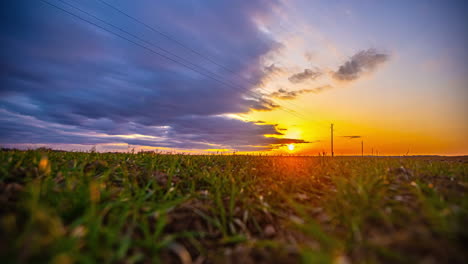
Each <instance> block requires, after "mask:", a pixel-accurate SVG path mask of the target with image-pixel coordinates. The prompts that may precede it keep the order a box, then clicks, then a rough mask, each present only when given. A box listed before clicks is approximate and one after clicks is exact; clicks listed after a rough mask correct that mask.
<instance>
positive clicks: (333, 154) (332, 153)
mask: <svg viewBox="0 0 468 264" xmlns="http://www.w3.org/2000/svg"><path fill="white" fill-rule="evenodd" d="M330 130H331V156H332V157H334V156H335V153H334V152H333V124H331V126H330Z"/></svg>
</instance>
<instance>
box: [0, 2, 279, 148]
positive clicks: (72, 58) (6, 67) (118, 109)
mask: <svg viewBox="0 0 468 264" xmlns="http://www.w3.org/2000/svg"><path fill="white" fill-rule="evenodd" d="M278 2H279V1H266V0H257V1H210V2H204V3H203V4H197V5H192V4H187V3H186V2H185V1H170V2H167V3H165V4H161V3H155V2H153V1H140V2H139V3H138V4H135V3H133V2H120V6H118V7H119V8H120V9H122V10H125V12H127V13H129V14H132V15H134V16H136V17H138V18H139V19H141V20H143V21H145V22H146V23H148V24H150V25H151V26H154V27H156V28H158V29H160V30H161V31H163V32H166V33H167V34H169V33H170V34H169V35H171V36H173V38H175V39H177V41H179V42H180V43H184V44H186V45H188V46H190V48H192V49H194V50H197V51H199V52H201V53H203V54H204V55H206V56H207V57H209V59H211V60H216V61H217V62H220V63H222V65H223V66H225V67H226V68H228V69H229V71H227V70H225V69H223V68H221V67H219V66H218V65H215V64H213V63H210V62H209V60H207V59H206V58H203V57H200V56H198V55H196V54H194V53H192V52H190V51H188V50H186V49H184V48H182V47H181V46H180V45H177V44H175V43H174V42H173V41H170V40H168V39H167V38H165V37H163V36H161V35H158V34H156V33H155V32H152V31H150V30H147V29H145V28H144V27H143V26H141V25H138V24H136V23H133V22H132V21H130V20H129V19H128V18H126V17H125V16H122V15H121V14H120V15H119V14H118V13H117V12H115V11H112V9H109V8H106V7H105V6H103V5H99V4H98V3H97V2H78V3H73V4H75V5H79V6H80V8H82V9H86V10H88V11H89V12H90V13H93V14H94V15H96V16H98V17H100V18H102V19H104V20H106V21H108V22H110V23H112V24H115V25H116V26H118V27H121V28H123V29H125V30H127V31H131V32H132V33H133V34H135V35H138V36H139V37H141V38H144V39H145V40H147V41H148V43H153V44H154V45H158V46H160V47H163V48H164V49H166V50H167V51H169V52H172V53H174V54H177V55H178V56H181V57H184V59H186V60H188V61H190V62H191V63H193V64H194V65H196V66H197V67H202V68H200V69H201V70H200V71H202V72H204V73H205V74H206V75H210V76H214V75H213V74H211V73H216V74H217V75H218V76H222V77H223V78H224V79H223V81H224V80H225V82H230V81H232V80H235V79H236V78H237V79H238V77H239V76H243V78H245V79H246V81H245V82H243V83H242V84H238V85H237V84H236V86H235V87H232V86H228V85H225V84H222V83H220V82H217V81H215V80H213V79H210V78H207V77H206V76H203V75H200V74H199V73H196V72H194V71H192V70H190V69H187V68H185V67H183V66H181V65H179V64H177V63H174V62H172V61H170V60H167V59H165V58H163V57H160V56H157V55H155V54H154V53H152V52H150V51H148V50H145V49H143V48H141V47H138V46H136V45H134V44H131V43H129V42H127V41H125V40H123V39H120V38H118V37H116V36H114V35H112V34H110V33H108V32H105V31H103V30H100V29H98V28H96V27H93V26H92V25H89V24H86V23H84V22H83V21H80V20H77V19H75V18H73V17H71V16H69V15H67V14H65V13H63V12H61V11H59V10H56V9H54V8H53V7H51V6H48V5H46V4H44V3H42V2H40V1H32V2H31V1H26V0H19V1H2V3H1V4H0V15H1V18H0V19H1V21H0V22H1V23H0V33H1V34H0V41H1V42H2V48H1V49H0V59H1V60H0V61H1V63H0V75H1V88H0V109H2V112H0V117H2V119H1V126H2V132H1V134H0V135H1V138H0V140H1V142H3V143H6V142H8V143H15V142H17V143H77V144H78V143H83V144H95V143H108V142H109V143H110V142H125V143H129V144H141V145H148V146H164V147H184V148H206V147H207V146H210V145H213V144H215V145H223V146H229V147H232V148H238V149H241V148H252V147H251V146H252V145H262V146H266V147H267V146H268V145H269V144H276V142H277V139H271V138H265V137H264V136H263V134H278V133H279V132H277V130H276V128H275V126H273V125H260V124H255V123H249V122H243V121H240V120H236V119H230V118H227V117H225V116H222V115H224V114H229V113H245V112H248V111H250V110H251V109H255V110H262V111H269V110H272V109H275V108H278V107H279V106H278V105H276V104H275V103H273V102H272V101H271V100H269V99H268V98H264V97H261V96H258V97H257V96H252V95H251V91H252V89H253V88H254V87H255V84H258V83H260V81H261V79H262V78H263V76H264V75H265V74H267V73H266V71H265V70H264V69H263V67H262V65H261V61H262V57H263V56H265V55H266V54H268V53H269V52H271V51H273V50H275V49H277V48H278V47H280V46H281V45H280V44H279V43H277V42H275V41H273V40H272V39H271V38H270V37H269V36H268V35H266V34H265V33H263V32H262V31H260V30H258V28H257V26H256V24H255V22H254V18H255V19H258V18H267V17H268V16H270V11H271V10H272V9H274V8H277V7H278V6H279V3H278ZM54 3H56V2H54ZM61 7H63V8H65V9H67V10H69V11H71V12H74V13H76V14H77V15H80V16H83V14H81V13H79V12H78V11H77V10H74V9H70V8H69V7H67V6H66V5H61ZM83 17H85V18H86V19H90V18H89V17H88V16H83ZM93 22H97V21H95V20H93ZM97 23H98V24H99V25H102V26H105V25H104V24H102V23H100V22H97ZM109 29H112V28H109ZM112 30H113V29H112ZM119 34H123V33H122V32H119ZM127 37H128V36H127ZM239 40H242V41H239ZM150 48H151V49H153V50H156V51H160V50H158V49H157V48H156V47H153V46H150ZM166 55H168V56H170V55H169V54H166ZM218 79H219V78H218ZM247 84H248V85H247ZM15 115H16V118H13V117H12V116H15ZM20 120H22V121H20ZM25 120H33V121H30V122H28V121H25ZM24 122H26V123H24ZM129 134H142V135H146V136H149V137H146V138H145V137H139V138H133V139H132V138H123V137H121V136H119V135H129ZM150 137H156V138H157V139H154V138H150ZM160 139H161V140H160ZM249 146H250V147H249Z"/></svg>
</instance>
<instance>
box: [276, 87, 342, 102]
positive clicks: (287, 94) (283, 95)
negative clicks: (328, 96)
mask: <svg viewBox="0 0 468 264" xmlns="http://www.w3.org/2000/svg"><path fill="white" fill-rule="evenodd" d="M331 88H333V87H332V86H330V85H323V86H319V87H315V88H312V89H301V90H294V91H288V90H286V89H283V88H281V89H279V90H278V91H276V92H273V93H271V94H270V95H269V96H270V97H272V98H277V99H282V100H293V99H296V98H297V97H298V96H299V95H302V94H307V93H315V94H317V93H321V92H323V91H325V90H328V89H331Z"/></svg>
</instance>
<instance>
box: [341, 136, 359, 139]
mask: <svg viewBox="0 0 468 264" xmlns="http://www.w3.org/2000/svg"><path fill="white" fill-rule="evenodd" d="M341 137H343V138H347V139H356V138H362V136H341Z"/></svg>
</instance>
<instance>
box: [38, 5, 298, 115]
mask: <svg viewBox="0 0 468 264" xmlns="http://www.w3.org/2000/svg"><path fill="white" fill-rule="evenodd" d="M41 1H42V2H44V3H46V4H48V5H50V6H52V7H55V8H57V9H59V10H61V11H63V12H65V13H67V14H69V15H71V16H73V17H75V18H78V19H80V20H82V21H84V22H86V23H89V24H91V25H93V26H95V27H98V28H100V29H102V30H104V31H106V32H108V33H110V34H113V35H116V36H118V37H120V38H122V39H125V40H127V41H129V42H131V43H132V44H135V45H137V46H140V47H142V48H144V49H146V50H148V51H150V52H152V53H154V54H156V55H159V56H161V57H163V58H165V59H168V60H170V61H172V62H175V63H178V64H180V65H182V66H184V67H186V68H188V69H190V70H192V71H194V72H196V73H198V74H200V75H203V76H205V77H208V78H210V79H212V80H215V81H217V82H219V83H221V84H224V85H225V86H227V87H230V88H233V89H237V88H235V87H234V86H232V85H230V84H228V83H225V82H224V81H222V80H219V79H217V78H214V77H212V76H210V75H207V74H205V73H204V72H201V71H199V70H197V69H194V68H193V67H191V66H188V65H187V64H185V63H183V62H180V61H177V60H175V59H173V58H171V57H169V56H167V55H164V54H161V53H159V52H157V51H155V50H153V49H151V48H149V47H147V46H145V45H142V44H140V43H138V42H136V41H133V40H131V39H129V38H127V37H125V36H123V35H120V34H118V33H116V32H113V31H110V30H108V29H106V28H104V27H102V26H100V25H98V24H96V23H94V22H92V21H89V20H87V19H85V18H83V17H81V16H79V15H76V14H74V13H72V12H70V11H68V10H66V9H63V8H61V7H59V6H57V5H54V4H52V3H50V2H48V1H45V0H41ZM59 1H61V2H63V3H66V2H64V1H62V0H59ZM66 4H67V3H66ZM68 5H69V6H72V5H70V4H68ZM72 7H73V6H72ZM77 9H78V8H77ZM83 12H85V11H83ZM89 15H90V16H92V15H91V14H89ZM96 19H98V18H96ZM98 20H100V21H101V22H103V23H104V22H105V21H103V20H101V19H98ZM105 23H106V24H109V25H112V24H110V23H108V22H105ZM112 26H113V25H112ZM113 27H115V28H117V29H119V30H121V31H122V32H125V33H127V34H129V35H131V36H133V37H134V38H136V39H138V40H140V41H143V42H145V43H149V42H147V41H145V40H143V39H141V38H139V37H138V36H135V35H133V34H131V33H128V32H127V31H125V30H122V29H120V28H119V27H117V26H113ZM149 44H150V45H152V44H151V43H149ZM152 46H154V45H152ZM170 54H172V53H170ZM196 68H200V67H196ZM245 92H246V93H251V94H253V95H254V96H260V97H261V95H258V94H256V93H254V92H252V91H248V90H247V91H245ZM279 110H283V111H285V112H288V113H290V114H291V115H294V116H296V117H298V118H301V119H304V118H303V117H302V116H300V115H298V114H297V113H295V112H293V111H291V110H289V109H287V108H285V107H283V108H279ZM304 120H305V119H304Z"/></svg>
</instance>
